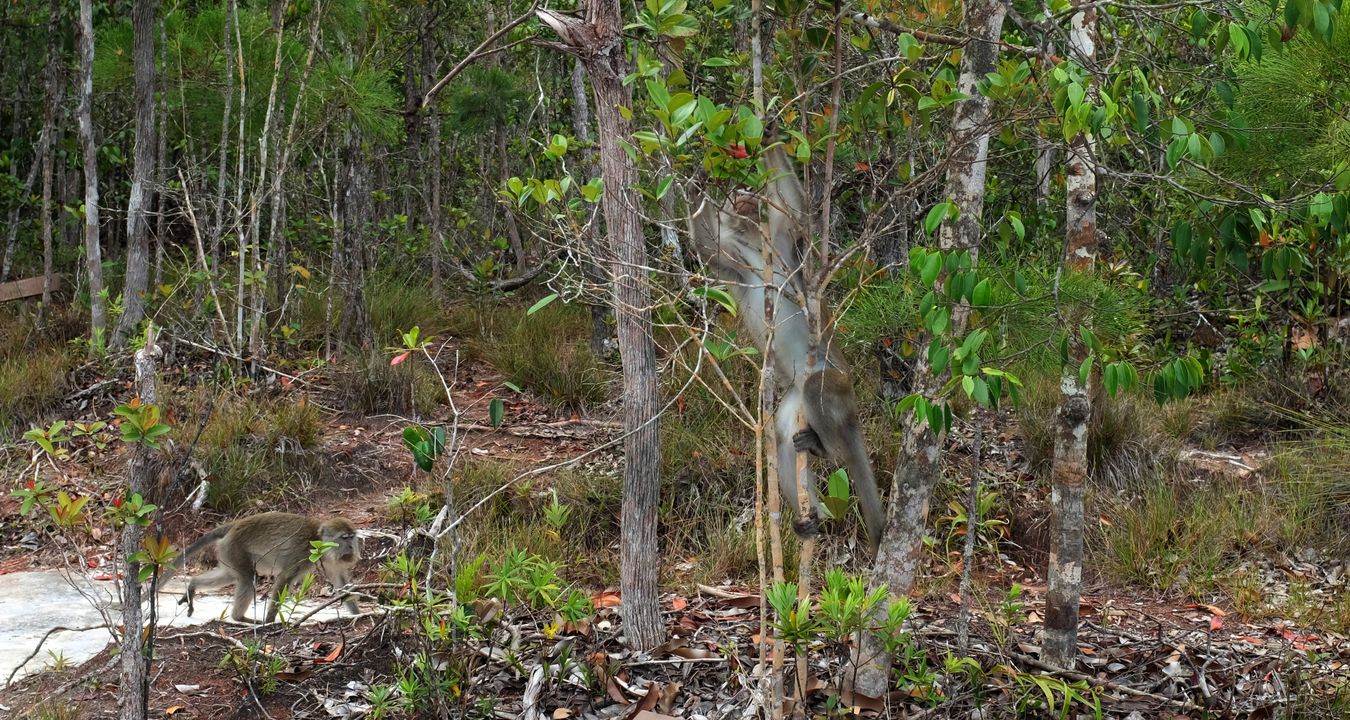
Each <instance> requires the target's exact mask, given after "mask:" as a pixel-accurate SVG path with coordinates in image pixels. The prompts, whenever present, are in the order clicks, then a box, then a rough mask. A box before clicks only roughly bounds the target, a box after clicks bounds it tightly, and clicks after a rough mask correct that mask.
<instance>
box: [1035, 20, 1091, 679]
mask: <svg viewBox="0 0 1350 720" xmlns="http://www.w3.org/2000/svg"><path fill="white" fill-rule="evenodd" d="M1074 5H1075V6H1076V7H1077V8H1078V11H1077V12H1075V13H1074V14H1073V17H1072V18H1070V21H1069V51H1070V53H1071V55H1072V57H1073V58H1074V60H1075V61H1076V62H1078V63H1079V64H1080V65H1082V66H1084V67H1086V68H1089V69H1091V67H1092V63H1093V58H1094V57H1095V51H1096V41H1097V10H1096V8H1095V7H1094V6H1093V5H1092V4H1091V3H1089V2H1083V1H1082V0H1079V1H1077V2H1075V3H1074ZM1089 92H1090V93H1092V95H1093V96H1095V92H1093V89H1091V88H1090V89H1089ZM1095 144H1096V141H1095V138H1093V137H1092V134H1091V133H1088V132H1084V133H1080V134H1078V135H1076V136H1074V138H1073V140H1071V141H1070V142H1069V148H1068V152H1067V157H1066V158H1065V159H1066V162H1067V168H1066V172H1065V177H1064V190H1065V195H1066V196H1067V200H1066V207H1065V216H1064V233H1065V235H1064V266H1063V272H1065V273H1078V272H1091V271H1092V267H1093V265H1094V264H1095V263H1096V259H1097V214H1096V208H1097V168H1096V160H1095V158H1094V154H1093V150H1094V146H1095ZM1060 311H1061V316H1062V317H1063V316H1064V315H1065V313H1064V309H1063V308H1061V310H1060ZM1080 316H1081V313H1080V312H1078V311H1077V310H1076V309H1071V310H1070V312H1069V313H1068V314H1067V317H1064V319H1065V320H1066V327H1065V331H1066V332H1067V333H1068V335H1069V338H1070V352H1069V362H1068V363H1066V364H1065V366H1064V370H1063V376H1062V378H1061V380H1060V404H1059V412H1058V413H1057V414H1056V416H1055V462H1054V467H1053V468H1052V470H1051V474H1050V482H1051V490H1050V568H1049V572H1048V574H1047V590H1046V596H1045V638H1044V642H1043V643H1042V645H1041V647H1042V656H1043V658H1044V660H1045V661H1046V662H1048V663H1050V664H1051V665H1055V666H1056V667H1060V668H1063V669H1066V670H1072V669H1073V666H1074V662H1075V660H1076V658H1077V655H1078V645H1077V642H1078V603H1079V599H1080V598H1081V596H1082V593H1083V496H1084V494H1085V491H1086V490H1085V488H1086V484H1087V473H1088V458H1087V430H1088V420H1089V419H1090V418H1091V417H1092V398H1091V394H1090V393H1089V391H1088V383H1085V382H1082V381H1081V380H1080V378H1079V376H1078V368H1079V366H1080V364H1081V363H1082V362H1083V360H1084V359H1085V358H1087V355H1088V348H1086V347H1085V346H1084V345H1083V344H1082V342H1081V340H1080V339H1079V337H1080V336H1079V333H1078V332H1077V329H1076V328H1074V327H1072V325H1073V324H1074V323H1076V322H1077V321H1078V320H1080V319H1081V318H1080Z"/></svg>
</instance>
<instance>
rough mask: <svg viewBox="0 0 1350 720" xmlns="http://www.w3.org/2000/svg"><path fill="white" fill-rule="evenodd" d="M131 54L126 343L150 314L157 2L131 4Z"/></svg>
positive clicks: (119, 339) (122, 339)
mask: <svg viewBox="0 0 1350 720" xmlns="http://www.w3.org/2000/svg"><path fill="white" fill-rule="evenodd" d="M131 28H132V35H133V38H134V39H133V42H132V46H133V47H132V55H133V58H134V64H135V80H134V82H135V91H134V93H133V95H134V98H135V111H136V114H135V120H136V122H135V125H136V141H135V148H134V150H133V157H134V163H135V167H134V168H133V169H132V174H131V196H130V198H129V199H128V201H127V275H126V282H125V284H124V285H123V291H122V317H121V319H119V320H118V323H117V330H116V331H115V332H114V333H113V338H112V344H113V347H121V346H122V345H124V344H125V343H126V340H127V337H128V336H129V335H131V333H132V332H134V331H135V330H136V326H137V325H140V323H141V319H142V318H144V317H145V291H146V286H147V284H148V283H149V281H150V223H149V209H150V191H151V190H152V187H151V186H152V185H153V184H154V180H155V2H154V0H135V2H133V3H132V6H131Z"/></svg>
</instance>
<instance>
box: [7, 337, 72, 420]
mask: <svg viewBox="0 0 1350 720" xmlns="http://www.w3.org/2000/svg"><path fill="white" fill-rule="evenodd" d="M69 368H70V356H69V355H68V354H67V353H65V352H64V351H63V349H60V348H53V349H45V350H38V351H35V352H32V353H30V354H28V355H16V356H14V357H11V358H8V359H5V360H0V436H3V435H7V434H13V435H18V434H21V433H23V432H24V431H25V430H27V429H28V428H29V427H30V426H32V425H34V424H37V423H38V422H39V421H40V420H41V419H42V418H43V417H44V416H45V415H46V413H48V412H49V411H50V410H52V408H54V407H55V405H56V403H57V402H58V401H59V400H60V399H61V398H62V397H63V396H64V395H65V392H66V390H67V389H68V388H67V385H68V383H67V380H66V371H67V370H68V369H69Z"/></svg>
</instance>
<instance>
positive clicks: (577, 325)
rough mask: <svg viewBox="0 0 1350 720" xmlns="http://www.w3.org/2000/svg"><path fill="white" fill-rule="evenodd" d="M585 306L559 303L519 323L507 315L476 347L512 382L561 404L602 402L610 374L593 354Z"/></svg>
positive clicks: (576, 406) (570, 406)
mask: <svg viewBox="0 0 1350 720" xmlns="http://www.w3.org/2000/svg"><path fill="white" fill-rule="evenodd" d="M588 333H589V330H588V325H587V318H586V317H585V315H584V313H583V312H582V310H581V309H580V308H574V307H569V306H566V305H562V304H561V303H554V304H552V305H549V306H548V307H546V308H544V309H543V310H540V311H539V312H537V313H535V314H534V315H526V314H525V313H524V312H523V311H522V312H521V314H520V315H519V317H518V318H516V319H515V321H514V322H511V321H510V320H509V319H507V318H502V320H501V322H499V323H497V327H496V328H494V330H493V331H492V332H490V333H489V334H488V335H486V336H484V337H482V338H481V339H480V340H478V341H476V342H475V343H474V351H475V353H476V354H478V355H479V356H480V357H482V358H483V359H484V360H486V361H487V362H488V363H490V364H491V365H492V366H493V367H495V368H497V369H498V370H499V371H501V373H502V374H503V375H505V376H506V378H507V379H508V380H510V381H511V382H513V383H515V384H517V385H519V386H521V387H524V388H527V389H529V390H531V391H533V392H535V393H537V394H538V395H539V396H540V397H542V398H543V399H545V400H547V401H549V402H551V403H553V404H554V405H557V406H558V407H561V408H566V409H570V410H586V409H588V408H590V407H593V406H595V405H598V404H599V403H601V402H603V401H604V400H605V399H606V398H607V396H608V391H609V387H608V385H609V382H608V381H609V375H610V373H609V372H608V371H607V370H606V369H605V368H604V367H603V366H602V365H601V363H600V361H599V360H597V359H596V357H595V356H594V355H593V354H592V353H591V349H590V346H589V344H588V343H587V342H586V340H585V338H587V337H588V336H589V335H588Z"/></svg>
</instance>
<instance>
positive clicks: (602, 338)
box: [572, 59, 610, 357]
mask: <svg viewBox="0 0 1350 720" xmlns="http://www.w3.org/2000/svg"><path fill="white" fill-rule="evenodd" d="M572 132H573V133H574V134H575V135H576V136H577V141H578V142H581V143H589V142H590V141H591V105H590V101H589V100H588V99H587V97H586V69H585V68H584V67H582V64H581V60H579V59H578V60H577V61H576V64H575V65H573V66H572ZM581 158H582V159H581V161H580V163H578V168H579V170H580V175H581V177H582V178H584V179H587V180H588V181H589V178H592V177H595V151H594V150H592V149H590V148H587V149H586V150H585V151H584V152H583V153H582V154H581ZM596 229H597V228H596V227H595V224H594V223H591V224H590V225H587V226H586V229H585V231H584V233H583V235H582V238H581V242H582V247H583V248H585V250H586V252H584V253H582V260H581V271H582V273H584V274H585V275H586V277H587V278H589V279H590V280H591V281H592V282H596V283H602V282H604V273H603V272H602V271H601V269H600V266H599V264H598V259H599V258H600V257H601V256H602V253H601V252H600V247H599V243H598V242H597V241H596ZM590 307H591V352H592V353H594V354H595V356H596V357H603V356H604V355H605V354H606V352H607V351H608V349H609V335H610V333H609V321H610V310H609V307H608V306H607V305H603V304H601V303H595V304H594V305H591V306H590Z"/></svg>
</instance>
